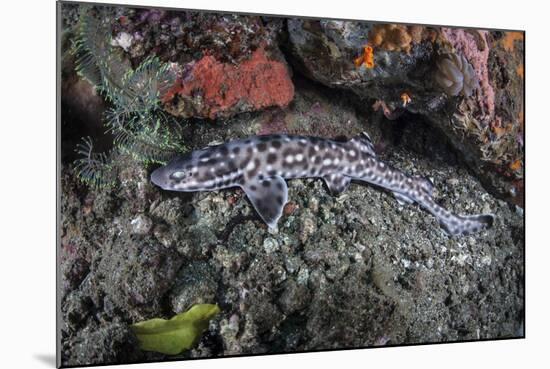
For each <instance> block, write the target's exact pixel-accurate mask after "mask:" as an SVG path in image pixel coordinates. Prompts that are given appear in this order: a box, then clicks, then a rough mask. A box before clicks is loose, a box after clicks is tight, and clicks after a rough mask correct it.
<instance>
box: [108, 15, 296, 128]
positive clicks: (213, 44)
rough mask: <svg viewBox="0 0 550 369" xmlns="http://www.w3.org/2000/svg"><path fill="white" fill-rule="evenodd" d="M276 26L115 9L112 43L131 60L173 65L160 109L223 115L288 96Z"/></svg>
mask: <svg viewBox="0 0 550 369" xmlns="http://www.w3.org/2000/svg"><path fill="white" fill-rule="evenodd" d="M280 28H281V24H280V22H271V23H264V22H262V20H261V18H260V17H254V16H240V15H230V14H224V15H220V14H207V13H200V12H192V11H189V12H174V11H167V10H148V9H139V10H138V9H124V8H121V9H120V10H119V11H118V13H117V21H116V23H115V24H114V26H113V33H114V40H113V45H114V46H118V47H119V48H120V49H121V50H123V51H124V54H125V55H126V56H128V57H129V58H130V60H131V61H132V63H133V64H134V65H138V64H139V62H141V61H143V59H144V58H145V57H147V56H149V55H157V56H159V57H160V58H161V60H162V61H165V62H172V63H173V64H172V66H173V68H174V69H175V70H176V71H177V75H178V79H177V81H176V83H175V84H174V86H173V88H172V89H170V91H169V92H168V94H166V95H165V96H163V97H162V100H163V103H164V107H165V110H166V111H168V112H170V113H171V114H173V115H175V116H178V117H184V118H191V117H194V118H209V119H216V118H219V117H225V118H227V117H230V116H233V115H235V114H237V113H242V112H250V111H256V110H261V109H263V108H266V107H270V106H278V107H284V106H287V105H288V104H289V102H290V101H291V100H292V98H293V94H294V86H293V84H292V80H291V78H290V69H289V68H288V66H287V64H286V61H285V58H284V56H283V55H282V53H281V52H280V50H279V47H278V45H277V42H276V38H277V35H278V33H279V32H280Z"/></svg>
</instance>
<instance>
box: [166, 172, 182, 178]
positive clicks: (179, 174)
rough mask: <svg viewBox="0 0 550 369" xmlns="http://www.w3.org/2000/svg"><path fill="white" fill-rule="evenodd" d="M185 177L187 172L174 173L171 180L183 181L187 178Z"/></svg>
mask: <svg viewBox="0 0 550 369" xmlns="http://www.w3.org/2000/svg"><path fill="white" fill-rule="evenodd" d="M185 175H186V173H185V172H174V173H172V174H170V178H172V179H182V178H184V177H185Z"/></svg>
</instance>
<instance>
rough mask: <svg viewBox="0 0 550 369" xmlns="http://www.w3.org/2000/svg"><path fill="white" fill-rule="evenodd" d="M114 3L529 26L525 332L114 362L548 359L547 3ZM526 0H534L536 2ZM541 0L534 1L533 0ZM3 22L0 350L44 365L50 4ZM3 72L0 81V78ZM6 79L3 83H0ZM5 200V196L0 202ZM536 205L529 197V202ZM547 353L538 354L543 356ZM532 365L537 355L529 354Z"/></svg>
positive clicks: (47, 362)
mask: <svg viewBox="0 0 550 369" xmlns="http://www.w3.org/2000/svg"><path fill="white" fill-rule="evenodd" d="M119 2H120V3H130V4H140V5H158V6H168V7H185V8H198V9H213V10H228V11H244V12H257V13H271V14H291V15H307V16H318V17H334V18H352V19H357V18H359V19H368V20H380V21H396V22H397V21H400V22H408V23H415V22H418V23H428V24H446V25H458V26H473V27H494V28H506V29H524V30H526V31H527V63H526V67H525V71H526V78H527V96H526V98H527V112H526V113H527V114H526V124H527V191H526V194H527V209H526V214H527V221H528V227H527V321H526V333H527V338H526V339H525V340H511V341H497V342H482V343H463V344H447V345H430V346H415V347H400V348H387V349H370V350H355V351H338V352H325V353H315V354H293V355H277V356H261V357H247V358H230V359H216V360H202V361H186V362H176V363H164V364H142V366H127V365H125V366H118V367H119V368H126V367H128V368H138V367H139V368H169V367H170V368H173V367H176V368H184V367H185V368H214V367H216V368H218V367H222V366H223V367H224V368H228V367H229V368H256V367H257V366H259V365H261V366H263V367H273V368H275V367H276V368H280V367H285V366H301V367H310V366H311V367H318V368H324V367H333V368H334V367H344V366H346V367H350V368H351V367H372V368H388V367H390V368H391V367H396V366H400V367H423V368H432V367H433V368H442V367H443V368H461V369H463V368H469V367H498V368H518V367H523V366H530V365H534V366H535V367H536V366H537V365H536V364H535V363H537V362H539V361H540V362H543V363H544V362H547V363H548V356H547V355H545V354H546V352H544V351H543V349H544V348H547V347H548V330H549V328H550V327H549V325H548V316H549V311H550V309H549V304H548V290H549V287H548V283H547V281H548V280H549V277H548V272H547V271H548V269H549V268H548V266H547V265H548V261H549V260H550V258H549V256H550V255H549V252H548V250H549V246H550V245H549V242H548V237H547V236H546V234H545V233H543V231H544V230H545V228H547V227H548V226H547V225H546V224H545V221H546V220H547V217H546V216H545V213H543V212H545V211H547V210H546V209H548V205H549V204H548V200H547V199H548V196H547V191H548V182H547V181H548V178H547V177H546V171H547V170H548V167H549V165H548V160H547V158H548V157H549V155H548V154H549V153H548V151H547V150H546V149H547V147H548V146H549V145H548V144H547V140H548V138H549V137H550V132H549V126H550V121H549V119H548V115H549V112H548V105H549V104H548V103H547V100H548V96H549V92H548V88H549V87H550V86H549V85H548V81H549V79H548V75H549V70H548V68H549V67H548V64H549V55H548V48H549V47H550V46H549V44H548V19H547V14H548V12H547V11H546V10H545V9H544V7H543V5H531V4H530V3H528V2H527V1H525V2H517V1H481V0H475V1H470V0H460V1H455V2H447V3H445V4H442V1H419V0H417V1H412V0H408V1H404V0H392V1H350V0H339V1H330V2H324V1H322V0H317V1H309V2H298V1H296V0H277V1H272V2H260V1H258V0H232V1H221V0H204V1H198V0H186V1H176V0H171V1H169V0H157V1H154V0H149V1H141V0H132V1H123V0H121V1H119ZM534 3H535V2H533V4H534ZM538 4H543V2H538ZM2 15H3V17H2V22H0V27H1V33H0V34H1V35H2V38H1V39H2V44H1V48H2V58H1V63H2V64H1V67H2V69H1V70H2V72H3V73H2V89H1V90H2V97H3V99H2V105H1V106H2V110H1V111H2V118H1V120H0V122H1V127H2V134H1V135H0V137H1V138H2V141H1V143H2V144H1V145H0V148H1V150H2V151H1V155H2V156H1V158H2V163H3V165H2V177H1V179H2V180H1V181H0V183H1V186H2V187H1V190H2V191H1V193H2V198H3V201H2V210H3V211H2V222H1V223H0V224H2V228H1V229H2V232H1V234H2V243H1V250H2V255H1V256H2V257H1V259H0V260H1V263H2V264H1V268H0V272H1V273H2V274H1V278H0V281H1V283H2V289H1V291H2V304H0V306H1V315H0V319H2V325H1V327H2V329H1V334H0V337H1V338H0V339H1V340H2V356H1V358H0V362H1V363H2V367H6V368H17V367H25V368H29V367H32V368H35V367H52V366H53V365H54V361H53V358H54V354H55V320H54V317H55V297H54V296H55V182H56V181H55V4H54V1H51V0H50V1H43V0H42V1H30V0H27V1H20V2H17V1H12V2H11V3H7V4H5V5H4V6H3V12H2ZM6 79H7V81H6ZM6 82H7V83H6ZM6 200H7V201H6ZM537 205H538V206H537ZM543 355H544V356H543ZM538 366H539V367H540V366H541V365H538Z"/></svg>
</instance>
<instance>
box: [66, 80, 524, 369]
mask: <svg viewBox="0 0 550 369" xmlns="http://www.w3.org/2000/svg"><path fill="white" fill-rule="evenodd" d="M294 84H295V87H296V91H295V97H294V100H293V102H292V103H291V104H290V105H289V107H287V108H286V109H267V110H263V111H260V112H255V113H248V114H240V115H237V116H234V117H232V118H229V119H226V120H219V121H218V124H216V125H205V124H196V125H193V128H192V130H191V131H190V133H189V142H188V144H189V146H190V147H194V148H200V147H203V146H204V145H207V144H212V143H216V142H222V141H226V140H229V139H233V138H237V137H244V136H248V135H252V134H257V133H270V132H272V131H278V132H287V133H294V134H311V135H319V136H325V137H336V136H339V135H347V136H348V137H351V136H353V135H356V134H358V133H359V132H361V131H363V130H367V131H368V132H369V133H370V134H371V137H372V138H373V140H374V142H375V143H376V146H377V151H378V152H379V156H380V157H381V158H382V159H383V160H386V161H387V162H388V163H390V164H392V165H394V166H395V167H397V168H400V169H402V170H404V171H406V172H407V173H410V174H418V175H425V176H428V177H429V178H431V179H432V180H433V182H434V183H435V188H436V198H437V200H438V201H440V202H441V203H442V204H443V205H444V206H446V207H447V208H448V209H450V210H452V211H456V212H457V213H464V214H473V213H482V212H483V213H485V212H492V213H494V214H495V217H496V218H495V225H494V227H493V228H492V229H490V230H488V231H484V232H482V233H480V234H477V235H473V236H467V237H458V238H449V237H448V236H447V235H446V234H445V233H444V232H443V230H442V229H441V228H440V227H439V225H438V224H437V222H436V220H435V218H433V217H432V216H430V215H429V214H428V213H426V212H424V211H422V210H421V209H419V208H418V207H416V206H407V205H405V206H402V205H399V204H398V203H397V201H396V200H395V199H394V198H393V196H391V195H390V194H388V193H385V192H382V191H380V190H378V189H376V188H373V187H370V186H368V185H362V184H352V185H351V186H350V188H349V189H348V190H347V191H346V192H344V193H343V194H342V195H341V196H339V197H334V196H332V195H330V193H329V192H328V190H327V188H326V186H325V185H324V183H323V182H322V180H320V179H306V180H291V181H289V182H288V183H289V204H287V206H286V207H285V211H284V215H283V217H282V218H281V220H280V222H279V229H278V231H277V232H273V231H269V230H268V229H267V227H266V226H265V224H264V223H263V222H262V221H261V220H260V218H259V217H258V216H257V215H256V214H255V212H254V210H253V209H252V207H251V205H250V203H249V202H248V200H247V199H246V197H245V196H244V194H243V192H242V191H241V190H239V189H230V190H224V191H219V192H197V193H177V192H164V191H162V190H160V189H157V188H155V187H153V186H152V185H151V184H150V183H149V182H148V173H149V172H150V169H149V170H146V169H144V168H143V167H142V166H141V165H140V164H139V163H137V162H136V161H134V160H131V159H130V158H128V157H125V156H124V155H120V156H119V157H117V158H116V160H118V161H122V163H123V164H122V165H121V167H122V168H124V170H122V171H120V172H119V173H118V181H117V185H116V186H115V187H113V188H110V189H103V190H90V189H88V188H87V187H85V186H84V185H82V184H80V183H78V182H77V181H76V179H75V176H74V173H73V172H72V167H71V165H67V166H64V167H63V169H62V182H61V184H62V204H61V206H62V220H61V227H62V232H61V233H62V234H61V235H62V240H63V242H62V248H61V270H62V281H63V286H64V287H63V291H62V321H63V326H62V337H63V347H62V352H63V359H64V361H63V364H64V365H77V364H100V363H106V362H110V363H114V362H136V361H148V360H162V359H166V358H174V357H167V356H164V355H161V354H154V353H145V352H142V351H139V349H138V348H137V347H138V346H137V344H136V338H135V336H134V335H133V333H132V332H131V331H130V330H129V329H128V325H130V324H132V323H135V322H136V321H140V320H143V319H148V318H152V317H164V318H166V317H170V316H172V315H174V314H176V313H179V312H181V311H185V310H186V309H187V308H188V307H189V306H191V305H193V304H196V303H217V304H218V305H219V306H220V308H221V313H220V314H219V315H218V316H217V317H216V319H214V320H213V321H212V322H211V324H210V328H209V330H208V331H207V333H206V334H205V335H204V336H203V338H202V339H201V341H200V342H199V344H198V345H197V346H196V348H194V349H192V350H190V351H188V352H185V353H183V354H181V355H179V356H176V357H180V358H193V357H212V356H223V355H236V354H259V353H274V352H289V351H302V350H319V349H330V348H345V347H368V346H380V345H395V344H401V343H423V342H446V341H454V340H475V339H479V338H501V337H517V336H521V335H522V334H523V331H522V330H523V328H522V327H523V322H522V316H523V310H522V309H523V295H524V287H523V284H522V281H523V275H524V270H523V257H524V255H523V246H524V245H523V212H522V210H521V209H520V208H517V207H516V206H514V205H511V204H509V203H506V202H504V201H502V200H498V199H496V198H495V197H493V196H492V195H491V194H489V193H487V191H486V190H485V189H484V188H483V187H482V185H481V184H480V182H479V181H478V180H477V179H476V178H475V177H474V176H473V175H472V174H470V173H469V172H468V171H467V170H466V169H465V168H464V167H463V166H461V164H460V163H461V162H460V160H459V158H458V156H459V155H457V154H456V153H455V152H454V151H453V150H451V149H450V148H449V146H448V144H447V143H445V142H444V141H441V140H439V141H438V137H439V136H437V135H435V133H434V132H433V130H431V129H430V127H429V126H428V125H426V124H425V122H424V121H422V120H417V121H414V119H412V120H407V121H406V122H403V121H400V120H399V119H398V120H394V121H390V120H386V119H385V118H384V117H383V115H382V116H381V117H378V118H376V117H374V116H368V115H365V113H364V110H363V108H362V107H360V106H358V105H357V101H356V100H355V99H354V98H353V96H350V94H349V93H347V92H345V91H339V90H331V89H328V88H324V87H320V86H318V85H315V84H312V83H311V82H308V81H307V80H306V79H303V78H295V80H294ZM416 117H418V116H416ZM426 142H430V143H431V144H430V145H426Z"/></svg>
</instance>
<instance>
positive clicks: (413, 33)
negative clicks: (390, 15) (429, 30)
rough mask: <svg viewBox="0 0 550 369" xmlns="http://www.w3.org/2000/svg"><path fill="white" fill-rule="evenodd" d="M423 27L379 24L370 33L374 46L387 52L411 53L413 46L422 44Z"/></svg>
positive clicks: (370, 39)
mask: <svg viewBox="0 0 550 369" xmlns="http://www.w3.org/2000/svg"><path fill="white" fill-rule="evenodd" d="M424 30H425V28H424V27H422V26H405V25H402V24H377V25H375V26H374V27H373V28H372V30H371V31H370V32H369V42H370V44H372V46H375V47H380V48H382V49H384V50H387V51H405V52H407V53H408V52H410V51H411V48H412V46H413V44H418V43H420V42H421V41H422V40H423V39H424V37H425V35H424V33H425V32H424Z"/></svg>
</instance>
